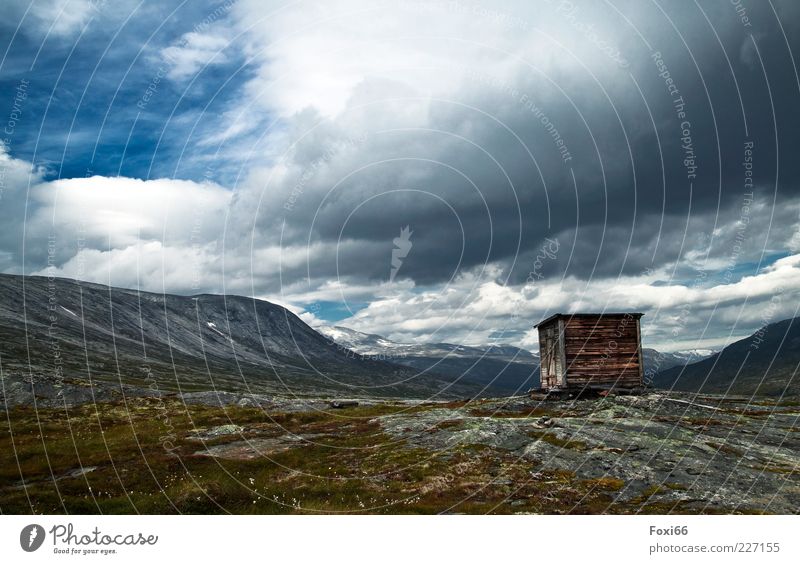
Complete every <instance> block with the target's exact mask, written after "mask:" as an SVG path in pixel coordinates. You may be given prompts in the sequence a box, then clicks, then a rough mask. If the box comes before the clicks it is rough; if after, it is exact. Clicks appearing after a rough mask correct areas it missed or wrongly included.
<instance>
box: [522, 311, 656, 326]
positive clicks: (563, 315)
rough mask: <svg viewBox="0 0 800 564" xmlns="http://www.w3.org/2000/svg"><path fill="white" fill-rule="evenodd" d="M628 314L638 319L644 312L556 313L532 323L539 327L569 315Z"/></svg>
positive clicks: (620, 315) (612, 315)
mask: <svg viewBox="0 0 800 564" xmlns="http://www.w3.org/2000/svg"><path fill="white" fill-rule="evenodd" d="M626 315H627V316H630V317H634V318H636V319H639V318H640V317H642V316H643V315H644V314H643V313H633V312H624V311H623V312H601V313H556V314H554V315H551V316H550V317H548V318H547V319H543V320H541V321H540V322H539V323H537V324H536V325H534V327H539V326H540V325H546V324H547V323H550V322H551V321H555V320H556V319H561V318H571V317H623V316H626Z"/></svg>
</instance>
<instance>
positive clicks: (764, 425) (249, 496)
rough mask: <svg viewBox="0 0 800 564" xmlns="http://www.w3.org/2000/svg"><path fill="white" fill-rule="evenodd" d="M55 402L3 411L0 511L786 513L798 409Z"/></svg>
mask: <svg viewBox="0 0 800 564" xmlns="http://www.w3.org/2000/svg"><path fill="white" fill-rule="evenodd" d="M140 391H141V390H140ZM101 395H102V394H101ZM6 397H7V398H9V397H11V395H10V394H8V390H6ZM57 399H58V398H56V399H53V398H49V399H47V398H44V399H43V402H44V403H43V405H39V406H38V408H37V409H34V408H32V407H31V406H29V405H15V406H9V409H8V411H7V415H8V417H7V422H6V425H7V426H8V428H7V429H3V431H2V432H0V450H2V452H4V453H7V454H10V459H9V460H8V461H6V463H4V464H3V465H2V474H0V510H2V511H3V512H30V511H31V510H33V511H35V512H41V513H53V512H55V513H61V512H70V513H71V512H98V511H102V512H104V513H131V512H137V511H138V512H145V513H148V512H149V513H164V512H181V513H219V512H233V513H285V512H295V513H308V512H327V513H331V512H370V513H440V512H454V513H639V512H644V513H751V512H766V513H795V512H797V508H798V507H800V469H799V468H798V463H799V462H800V436H799V435H798V429H800V427H799V426H798V417H800V407H798V406H800V402H798V401H791V400H782V401H779V400H774V399H770V400H766V399H757V400H751V399H749V398H731V397H727V398H723V397H722V396H695V395H691V394H683V393H666V392H652V393H648V394H645V395H642V396H620V397H608V398H602V399H592V400H572V401H546V402H540V401H534V400H531V399H529V398H526V397H515V398H498V399H483V400H477V401H455V402H425V401H396V400H376V399H370V400H363V399H362V400H357V401H358V405H352V403H347V402H343V403H341V404H340V405H342V404H343V405H347V406H348V407H344V408H341V407H339V408H335V407H332V404H331V398H291V397H276V396H267V395H258V394H246V393H222V394H215V393H213V392H187V393H185V394H180V393H175V392H170V393H163V394H160V395H159V396H157V397H156V396H150V397H148V395H147V394H144V393H134V394H131V395H128V394H126V395H125V397H122V398H120V397H108V398H106V399H105V400H103V401H98V402H96V403H91V402H90V403H82V404H80V403H73V404H69V405H67V406H66V407H65V404H64V401H63V400H64V397H63V394H62V396H61V406H60V407H59V406H57V405H56V404H57V401H56V400H57ZM338 400H339V401H340V402H342V398H338ZM4 419H5V417H4ZM9 431H10V432H9ZM45 453H46V454H47V457H46V458H45V457H44V456H43V455H44V454H45Z"/></svg>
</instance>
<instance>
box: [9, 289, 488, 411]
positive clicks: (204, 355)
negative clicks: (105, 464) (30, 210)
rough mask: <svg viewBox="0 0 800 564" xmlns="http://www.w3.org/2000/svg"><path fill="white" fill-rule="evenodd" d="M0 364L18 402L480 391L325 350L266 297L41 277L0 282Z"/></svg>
mask: <svg viewBox="0 0 800 564" xmlns="http://www.w3.org/2000/svg"><path fill="white" fill-rule="evenodd" d="M0 361H1V362H2V374H3V381H4V386H5V388H6V389H7V390H11V391H15V393H16V394H17V396H19V394H22V395H21V396H19V397H20V398H22V399H24V397H25V391H26V390H27V391H28V392H29V395H30V394H31V393H36V390H35V389H34V390H31V385H32V384H31V383H33V386H34V388H36V387H38V389H39V390H40V391H41V393H43V394H47V393H51V394H56V395H57V396H59V395H60V396H63V395H64V394H65V393H66V394H68V395H69V394H77V395H78V396H80V395H81V394H83V396H86V393H88V391H90V388H88V387H87V385H88V383H90V382H93V383H96V382H104V383H106V386H105V387H103V386H101V388H103V389H105V388H107V384H108V383H112V384H114V385H116V386H117V387H118V388H119V386H122V385H127V386H132V387H139V388H146V389H150V390H152V389H159V390H162V389H168V390H176V389H180V390H183V391H187V390H188V391H191V390H211V389H223V390H229V391H230V390H235V389H244V390H247V389H254V390H257V391H261V392H270V391H271V392H281V393H290V394H291V393H301V394H308V393H314V394H320V393H326V392H327V393H339V394H341V393H344V394H348V395H372V396H402V397H428V396H432V395H433V396H435V395H436V394H445V396H447V397H456V396H457V397H466V396H471V395H473V394H474V393H476V392H478V391H479V388H477V387H475V386H469V385H465V384H461V383H457V382H456V383H454V382H453V381H452V379H447V378H442V377H439V376H437V375H435V374H424V375H418V374H417V373H416V371H414V370H411V369H408V368H406V367H402V366H398V365H396V364H391V363H388V362H384V361H380V360H375V359H371V358H366V357H363V356H361V355H359V354H356V353H353V352H352V351H349V350H347V349H345V348H343V347H339V346H335V345H334V344H332V343H331V342H330V340H328V339H326V338H324V337H323V336H322V335H320V334H319V333H317V332H316V331H314V330H313V329H311V327H309V326H308V325H306V324H305V323H304V322H303V321H301V320H300V319H299V318H298V317H297V316H295V315H294V314H293V313H291V312H289V311H288V310H286V309H285V308H283V307H280V306H278V305H275V304H272V303H269V302H266V301H262V300H255V299H251V298H245V297H240V296H218V295H208V294H203V295H197V296H177V295H169V294H154V293H148V292H137V291H135V290H126V289H121V288H111V287H108V286H103V285H98V284H89V283H83V282H81V283H78V282H76V281H73V280H66V279H48V278H45V277H21V276H12V275H0ZM120 390H121V388H120ZM120 390H117V391H120ZM7 393H11V392H7ZM109 393H110V392H109ZM147 393H148V394H151V393H152V392H147Z"/></svg>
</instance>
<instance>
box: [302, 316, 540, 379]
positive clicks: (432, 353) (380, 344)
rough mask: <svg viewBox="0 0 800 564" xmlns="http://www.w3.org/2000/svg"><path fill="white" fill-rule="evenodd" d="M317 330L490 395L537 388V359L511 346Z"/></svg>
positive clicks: (366, 353)
mask: <svg viewBox="0 0 800 564" xmlns="http://www.w3.org/2000/svg"><path fill="white" fill-rule="evenodd" d="M317 330H318V331H319V332H320V333H322V334H323V335H325V336H326V337H329V338H330V339H331V340H332V341H333V342H335V343H337V344H338V345H341V346H343V347H346V348H348V349H350V350H353V351H355V352H357V353H360V354H362V355H364V356H367V357H370V358H374V359H381V360H386V361H389V362H393V363H395V364H402V365H404V366H408V367H410V368H414V369H415V370H417V371H420V372H422V373H426V374H427V373H435V374H441V375H444V376H448V377H451V378H453V379H457V380H458V381H459V382H462V383H466V384H471V385H478V386H480V387H482V388H485V391H486V392H488V393H489V394H490V395H491V394H494V395H514V394H520V393H524V392H526V391H527V390H529V389H530V388H534V387H537V386H538V385H539V357H538V356H537V355H534V354H533V353H531V352H530V351H526V350H524V349H520V348H517V347H513V346H510V345H487V346H466V345H455V344H451V343H432V344H417V343H397V342H394V341H391V340H389V339H386V338H385V337H382V336H380V335H374V334H369V333H361V332H359V331H355V330H353V329H348V328H347V327H339V326H335V327H328V326H321V327H317ZM484 395H485V394H484Z"/></svg>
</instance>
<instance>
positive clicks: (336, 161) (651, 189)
mask: <svg viewBox="0 0 800 564" xmlns="http://www.w3.org/2000/svg"><path fill="white" fill-rule="evenodd" d="M626 8H627V9H629V10H630V19H631V21H632V23H633V24H634V25H635V26H636V28H637V29H638V30H639V31H640V32H641V33H642V35H643V36H644V39H645V40H646V42H647V43H645V42H644V41H643V40H642V39H641V38H640V37H639V36H638V34H637V33H636V31H635V30H634V29H632V28H630V27H629V26H628V25H627V24H626V23H625V22H624V21H623V20H622V19H621V18H619V17H615V16H613V15H609V14H605V15H604V16H603V18H604V19H605V20H606V21H607V22H608V24H607V25H610V26H611V27H610V28H608V27H607V28H606V30H610V31H613V33H614V37H616V38H618V40H619V42H620V44H622V45H624V55H625V59H626V60H627V61H628V63H629V64H628V67H627V68H623V69H619V68H617V69H613V70H611V71H609V70H607V69H605V70H604V69H598V68H596V67H592V66H591V64H592V61H587V62H586V64H585V65H584V64H583V63H582V62H581V63H579V64H577V65H573V66H571V67H570V68H569V72H566V71H561V70H559V69H558V67H556V69H555V70H553V69H550V72H549V73H547V74H546V73H544V72H540V71H537V70H536V69H532V68H530V67H528V66H526V65H525V64H519V65H516V67H515V71H514V73H513V74H510V75H509V74H506V75H500V74H493V71H492V69H488V70H487V69H486V68H479V69H470V68H467V69H465V76H464V77H463V78H462V80H461V82H460V84H459V85H458V86H457V87H456V88H453V89H452V90H451V91H450V98H449V99H448V100H442V101H436V100H434V101H432V102H426V106H425V107H426V110H425V111H426V112H427V113H426V116H425V119H424V120H421V121H420V122H419V123H418V126H419V127H417V128H414V127H411V128H410V129H409V128H408V119H407V115H406V113H404V112H403V111H400V112H397V113H396V114H393V113H392V111H391V108H388V109H387V107H386V105H384V104H380V103H378V104H376V105H373V106H370V107H367V108H366V109H365V108H364V107H360V108H357V109H354V110H351V111H352V112H353V113H356V114H358V115H357V117H355V118H353V117H348V115H347V112H346V113H345V114H344V116H342V117H339V118H337V119H338V125H339V126H340V127H341V128H342V132H341V133H340V136H341V137H344V136H345V135H355V134H362V133H363V134H365V135H367V136H368V140H367V141H366V142H364V143H363V144H361V145H359V146H357V147H354V148H353V147H351V148H350V149H352V150H347V151H345V152H343V154H337V155H335V157H334V158H333V159H332V161H333V162H327V161H326V162H322V163H321V165H320V166H319V168H318V171H317V172H316V173H315V174H314V176H313V177H312V178H310V179H309V180H308V181H307V182H306V185H304V186H303V195H302V197H301V204H299V205H298V206H296V207H294V209H292V210H291V212H290V213H286V214H284V216H285V219H286V220H287V221H288V223H289V226H290V230H289V233H290V241H291V242H295V243H298V242H302V241H303V240H304V239H306V240H307V239H309V238H310V240H311V241H323V242H331V243H334V244H335V243H336V242H337V241H339V239H340V237H343V238H344V239H346V240H348V241H349V242H350V243H349V244H348V245H347V246H342V247H341V248H340V249H339V257H338V259H339V268H340V274H341V272H342V269H343V268H345V269H346V270H344V272H346V273H347V274H348V275H358V274H360V275H362V276H364V277H366V278H369V279H371V280H381V279H384V278H385V277H386V272H387V267H386V262H387V260H388V259H387V258H386V257H388V256H389V253H390V250H391V240H392V238H393V237H396V236H397V233H398V232H399V230H400V229H401V228H402V227H403V226H405V225H410V226H412V228H413V230H414V236H413V241H414V248H413V253H412V255H411V257H410V258H409V260H408V261H407V262H406V264H405V265H404V268H403V275H404V276H408V277H411V278H412V279H414V280H415V281H417V282H418V283H422V284H433V283H437V282H443V281H446V280H448V279H449V278H450V277H452V276H453V274H454V272H455V271H456V270H457V269H458V268H472V267H475V266H480V265H482V264H484V263H486V262H494V261H502V262H503V264H506V265H508V266H510V265H511V264H512V263H514V262H515V258H516V257H517V256H518V253H519V260H517V261H516V262H517V266H515V268H514V270H513V272H511V278H510V281H511V282H520V281H521V280H524V278H525V277H526V275H527V273H528V270H527V267H526V266H525V264H526V263H527V262H530V259H531V257H532V256H535V255H536V253H537V251H538V248H539V246H540V245H541V244H542V241H543V240H544V238H545V237H548V236H549V237H554V236H560V237H561V240H562V241H563V242H564V247H563V248H562V253H563V255H564V256H560V257H559V259H558V260H557V261H554V262H553V265H552V266H560V267H562V268H563V269H564V270H562V271H560V272H558V275H559V276H564V275H571V276H578V277H581V278H587V277H589V276H616V275H620V274H639V273H641V272H642V271H644V270H645V269H648V268H658V267H661V266H663V265H665V264H670V263H675V262H679V261H681V260H682V259H683V258H684V256H683V255H684V253H685V252H687V251H693V250H696V249H697V248H698V246H699V245H700V244H701V243H702V244H703V245H705V247H706V252H707V254H708V256H709V257H713V256H722V255H725V254H726V253H730V245H731V241H730V239H725V238H715V235H714V230H715V229H721V228H723V227H725V226H726V225H727V222H730V221H736V220H737V219H738V216H737V214H736V212H735V211H734V212H731V210H737V209H739V208H740V207H741V205H742V204H743V202H746V201H749V200H752V201H755V202H756V203H757V204H759V205H766V206H769V207H772V206H773V201H774V202H775V205H776V206H778V207H780V206H781V205H782V203H783V202H787V201H791V200H793V199H794V198H796V197H797V196H798V181H797V180H798V169H797V166H798V164H797V162H796V160H797V159H793V158H791V155H792V154H793V153H794V152H795V151H796V150H797V145H798V139H797V135H798V133H797V132H798V131H799V130H800V128H799V127H798V126H800V123H798V119H800V118H798V113H797V112H794V111H792V108H793V106H794V105H795V104H796V100H797V97H798V90H797V83H796V80H797V79H796V76H795V75H794V71H793V67H792V63H791V59H790V48H792V47H794V45H795V35H794V34H795V25H794V23H793V22H789V21H781V22H780V24H781V25H783V27H784V28H785V29H787V33H788V41H789V44H788V45H787V42H786V40H784V37H783V34H782V33H781V28H780V26H779V20H778V19H777V18H776V17H775V15H774V14H773V13H772V10H771V8H770V6H769V5H768V4H758V5H753V6H748V11H747V14H748V17H749V20H750V21H751V22H752V23H751V26H745V25H744V24H743V23H742V22H741V20H740V17H739V16H738V15H737V12H736V10H735V9H734V7H733V6H731V5H730V4H729V3H724V2H719V3H716V4H712V5H706V6H704V7H703V9H704V10H705V12H703V11H701V9H700V7H698V6H695V5H681V6H671V7H669V9H666V8H665V10H667V13H666V14H664V13H661V11H660V10H659V9H658V8H657V7H655V5H653V6H645V7H643V6H641V5H640V4H639V3H635V4H633V3H631V4H628V5H623V6H621V7H620V9H621V10H622V11H623V12H624V11H625V10H626ZM596 11H597V8H596V7H595V8H592V9H590V8H584V12H583V17H589V14H593V13H595V12H596ZM706 17H708V18H709V20H710V22H709V21H706ZM670 20H672V22H670ZM673 24H674V26H675V27H674V28H673ZM561 37H562V38H563V37H564V36H563V35H562V36H561ZM566 37H567V39H569V34H567V35H566ZM573 39H574V41H575V42H576V43H578V42H581V41H582V40H583V38H581V37H580V36H576V37H574V38H573ZM567 47H572V45H567ZM745 53H749V55H747V56H745V55H744V54H745ZM524 54H525V55H529V54H527V53H524ZM563 56H564V57H566V55H563ZM762 62H763V65H762ZM397 90H401V86H400V85H398V86H397ZM421 103H422V102H419V101H418V100H411V99H410V100H408V101H406V102H404V103H403V104H401V106H402V108H403V109H404V110H407V109H408V108H409V107H414V106H415V105H418V104H421ZM394 128H403V130H402V131H392V132H389V133H387V132H386V131H385V130H387V129H394ZM327 131H328V133H330V128H328V130H327ZM345 132H347V133H345ZM559 139H560V140H561V141H562V142H563V145H559V144H557V140H559ZM327 142H329V141H324V140H320V139H319V138H317V137H313V136H312V137H308V138H304V139H302V140H301V141H300V147H299V149H298V150H297V152H296V154H295V161H294V162H293V163H292V165H293V167H294V168H293V170H294V174H295V176H294V179H295V180H294V181H295V182H297V178H299V177H300V175H302V174H304V172H305V171H307V170H308V169H309V167H315V163H316V162H317V159H319V157H318V156H316V155H317V154H318V153H319V150H320V147H322V146H324V144H325V143H327ZM564 147H566V150H567V151H568V152H567V153H565V149H564ZM748 147H749V148H750V149H751V150H752V168H751V171H752V177H751V178H750V179H749V180H748V182H750V181H752V184H746V183H745V169H744V166H743V163H744V161H745V157H746V153H745V149H746V148H748ZM315 150H316V152H315ZM565 154H566V155H568V158H567V157H565ZM778 162H780V163H781V164H780V176H779V175H778V169H777V163H778ZM348 175H349V176H348ZM573 175H574V178H573ZM337 182H340V183H339V184H336V183H337ZM291 184H292V181H291V180H290V181H289V182H287V183H284V185H283V186H270V187H269V188H268V189H270V190H277V191H278V192H285V190H286V189H287V188H288V187H289V186H291ZM329 191H330V192H329ZM751 191H752V192H753V195H749V192H751ZM270 211H271V210H270ZM264 213H265V216H264V220H263V223H262V226H267V225H274V223H275V222H274V216H275V214H273V213H270V212H269V211H265V212H264ZM761 219H766V218H761ZM766 227H767V226H766V225H760V226H754V227H753V228H752V229H751V232H750V234H749V236H748V239H749V240H751V241H752V238H753V237H754V236H755V235H756V234H758V235H760V233H761V231H762V230H764V229H766ZM265 228H267V229H268V227H265ZM269 232H270V233H272V231H269ZM291 233H294V234H296V237H292V235H291ZM684 233H686V235H685V236H684ZM462 238H463V243H462ZM762 239H763V237H762ZM359 243H360V244H359ZM760 250H761V249H760V248H757V247H756V246H755V245H752V244H750V245H748V253H749V254H748V256H749V257H750V258H752V257H753V256H757V254H758V252H759V251H760ZM741 258H742V259H745V258H747V257H744V256H742V257H741ZM335 264H336V261H334V260H331V259H330V257H323V258H321V259H319V260H316V261H313V262H312V264H311V274H312V277H319V278H324V277H326V276H331V275H333V274H334V273H335V270H332V266H334V265H335Z"/></svg>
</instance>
